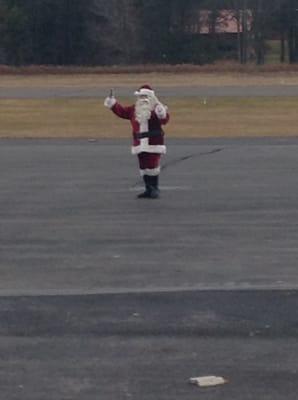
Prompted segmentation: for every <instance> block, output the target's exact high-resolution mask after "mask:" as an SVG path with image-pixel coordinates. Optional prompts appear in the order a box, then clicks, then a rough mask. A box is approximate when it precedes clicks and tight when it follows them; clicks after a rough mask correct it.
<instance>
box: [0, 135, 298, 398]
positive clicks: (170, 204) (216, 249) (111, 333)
mask: <svg viewBox="0 0 298 400" xmlns="http://www.w3.org/2000/svg"><path fill="white" fill-rule="evenodd" d="M167 144H168V153H167V155H166V156H164V158H163V168H162V174H161V193H162V195H161V198H160V199H158V200H145V199H143V200H139V199H137V198H136V195H137V193H138V192H139V191H141V190H142V182H141V180H140V178H139V177H138V168H137V163H136V159H135V157H133V156H131V155H130V153H129V146H130V143H129V141H128V140H127V141H126V140H121V141H120V140H118V141H112V140H96V141H87V140H86V141H84V140H1V141H0V170H1V174H0V187H1V192H0V221H1V225H0V276H1V280H0V321H1V323H0V354H1V358H0V389H1V391H0V399H1V400H2V399H3V400H4V399H5V400H12V399H26V400H27V399H28V400H29V399H30V400H35V399H36V400H37V399H38V400H40V399H42V400H48V399H49V400H50V399H57V400H64V399H75V400H76V399H87V400H89V399H90V400H91V399H92V400H93V399H104V400H110V399H111V400H112V399H113V400H114V399H138V400H140V399H141V400H149V399H150V400H151V399H152V400H153V399H160V400H168V399H183V400H192V399H197V398H203V399H224V400H225V399H227V400H228V399H229V400H230V399H232V400H234V399H235V400H236V399H241V400H243V399H244V400H248V399H254V400H255V399H262V400H264V399H265V400H266V399H270V400H277V399H284V398H287V399H293V400H294V399H295V400H296V399H297V396H298V379H297V377H298V368H297V362H298V352H297V350H298V349H297V344H298V342H297V334H298V317H297V311H296V310H297V305H298V291H297V289H298V272H297V255H298V247H297V242H298V225H297V216H298V206H297V195H298V188H297V173H298V166H297V150H298V139H295V138H293V139H287V138H282V137H280V138H276V139H266V138H264V139H235V140H228V139H227V140H225V139H212V140H208V139H205V140H168V143H167ZM203 375H220V376H223V377H225V378H226V379H227V380H228V383H226V384H225V385H222V386H218V387H212V388H205V389H203V388H199V387H196V386H193V385H190V383H189V378H190V377H193V376H203Z"/></svg>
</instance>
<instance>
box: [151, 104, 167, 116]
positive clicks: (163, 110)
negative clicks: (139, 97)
mask: <svg viewBox="0 0 298 400" xmlns="http://www.w3.org/2000/svg"><path fill="white" fill-rule="evenodd" d="M154 111H155V114H156V115H157V117H158V118H159V119H165V118H166V116H167V107H166V106H164V105H163V104H161V103H158V104H157V105H156V107H155V110H154Z"/></svg>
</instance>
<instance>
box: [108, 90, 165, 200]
mask: <svg viewBox="0 0 298 400" xmlns="http://www.w3.org/2000/svg"><path fill="white" fill-rule="evenodd" d="M135 95H136V96H139V97H140V98H142V97H144V98H148V99H149V100H148V101H149V102H151V109H150V111H149V113H148V115H147V117H145V118H144V117H143V116H142V115H141V116H139V115H138V109H137V106H136V105H135V104H134V105H131V106H128V107H124V106H122V105H121V104H120V103H119V102H118V101H117V100H116V99H115V98H113V97H109V98H107V99H106V100H105V105H106V106H107V107H109V108H110V109H111V110H112V111H113V112H114V114H116V115H117V116H118V117H120V118H124V119H127V120H129V121H130V123H131V127H132V147H131V152H132V154H136V155H138V159H139V167H140V174H141V176H143V179H144V182H145V187H146V191H145V192H144V193H143V194H142V195H144V196H142V195H140V196H139V197H151V198H155V196H156V197H158V193H159V189H158V176H159V173H160V157H161V154H165V153H166V146H165V143H164V131H163V129H162V125H165V124H167V123H168V121H169V118H170V116H169V113H168V110H167V107H166V106H164V105H163V104H161V103H160V102H159V101H158V100H157V98H156V97H155V93H154V91H153V90H152V89H151V87H150V86H149V85H143V86H141V88H140V89H139V90H138V91H136V92H135ZM144 101H146V100H144ZM150 187H151V189H150ZM150 192H151V195H152V196H151V195H150Z"/></svg>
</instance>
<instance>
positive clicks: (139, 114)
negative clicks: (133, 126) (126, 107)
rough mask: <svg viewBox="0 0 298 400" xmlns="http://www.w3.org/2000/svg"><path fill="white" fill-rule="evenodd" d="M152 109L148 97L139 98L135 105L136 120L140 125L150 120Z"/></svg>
mask: <svg viewBox="0 0 298 400" xmlns="http://www.w3.org/2000/svg"><path fill="white" fill-rule="evenodd" d="M153 108H154V107H153V105H152V104H151V102H150V99H149V97H148V96H145V95H142V96H139V97H138V99H137V101H136V104H135V112H136V120H137V121H139V122H140V123H141V122H143V121H147V120H148V119H150V117H151V112H152V110H153Z"/></svg>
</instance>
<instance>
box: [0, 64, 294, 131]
mask: <svg viewBox="0 0 298 400" xmlns="http://www.w3.org/2000/svg"><path fill="white" fill-rule="evenodd" d="M249 68H250V67H248V68H246V69H245V70H243V71H234V70H233V71H229V69H228V70H225V71H224V72H220V71H217V70H215V71H213V72H212V73H211V72H210V70H209V69H206V70H202V71H201V72H198V71H190V72H187V71H184V72H183V70H179V69H178V70H177V71H172V72H147V73H145V72H140V73H138V74H132V73H108V74H107V73H100V74H95V73H93V74H92V73H88V74H87V73H80V74H78V73H77V74H72V73H67V74H57V73H55V74H6V75H5V74H3V73H2V74H0V90H1V91H2V94H3V93H4V94H5V90H9V89H10V88H13V89H18V90H21V91H24V93H26V90H27V89H28V88H29V89H30V88H37V89H40V90H41V91H42V89H43V88H44V89H46V88H52V89H54V88H55V87H56V88H74V87H76V88H82V89H87V88H97V87H98V88H109V87H114V88H116V89H117V87H127V88H129V89H130V90H131V92H132V93H133V91H134V89H136V88H137V87H139V85H140V84H142V83H146V82H149V83H150V84H151V85H152V86H153V87H167V86H181V87H182V86H189V87H196V86H198V87H199V86H225V85H237V86H249V85H298V73H297V71H296V72H295V71H290V70H289V71H287V70H286V71H283V70H282V69H281V68H282V67H280V66H279V67H278V69H277V70H274V69H273V70H269V71H266V72H264V71H263V70H262V69H258V70H256V69H255V67H254V70H253V72H249ZM119 100H120V101H121V102H123V103H124V104H130V103H131V101H133V96H132V97H131V98H129V99H125V98H120V99H119ZM162 101H164V102H166V103H167V104H168V106H169V109H170V113H171V121H170V124H169V125H168V127H167V129H166V131H167V134H168V136H169V137H212V136H214V137H215V136H217V137H239V136H282V135H285V136H298V114H297V102H298V98H293V97H289V98H286V97H280V98H274V97H272V98H268V97H266V98H259V97H258V98H247V99H245V98H236V97H233V98H210V99H208V101H207V104H204V102H203V99H202V98H199V97H198V98H193V97H192V98H187V97H185V98H181V97H177V98H173V97H171V98H168V99H166V98H163V99H162ZM102 103H103V99H102V98H82V97H80V98H64V99H61V98H60V99H53V98H52V99H30V98H28V99H0V137H2V138H3V137H8V138H38V137H41V138H47V137H49V138H54V137H65V138H70V137H81V138H124V137H129V131H130V127H129V124H128V123H127V121H123V120H120V119H118V118H116V117H115V116H114V115H113V114H112V113H111V112H110V111H109V110H107V109H106V108H105V107H103V104H102Z"/></svg>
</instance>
